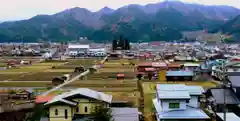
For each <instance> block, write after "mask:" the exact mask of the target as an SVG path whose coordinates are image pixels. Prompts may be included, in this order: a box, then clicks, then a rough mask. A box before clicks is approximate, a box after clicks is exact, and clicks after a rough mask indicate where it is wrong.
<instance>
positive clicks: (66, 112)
mask: <svg viewBox="0 0 240 121" xmlns="http://www.w3.org/2000/svg"><path fill="white" fill-rule="evenodd" d="M67 118H68V110H67V109H65V119H67Z"/></svg>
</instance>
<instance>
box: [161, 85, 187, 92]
mask: <svg viewBox="0 0 240 121" xmlns="http://www.w3.org/2000/svg"><path fill="white" fill-rule="evenodd" d="M157 90H159V91H186V90H187V88H186V85H185V84H157Z"/></svg>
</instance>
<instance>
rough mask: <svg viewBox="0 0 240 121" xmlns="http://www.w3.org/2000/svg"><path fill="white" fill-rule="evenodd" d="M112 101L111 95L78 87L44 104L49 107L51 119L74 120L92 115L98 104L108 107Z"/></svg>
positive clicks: (55, 120)
mask: <svg viewBox="0 0 240 121" xmlns="http://www.w3.org/2000/svg"><path fill="white" fill-rule="evenodd" d="M111 101H112V96H111V95H107V94H104V93H102V92H97V91H94V90H91V89H87V88H78V89H75V90H72V91H70V92H66V93H63V94H61V95H58V96H55V97H54V98H53V99H51V100H50V101H48V102H47V103H45V104H44V105H45V106H47V107H48V109H49V117H48V118H49V121H63V120H64V121H72V120H73V119H76V118H81V117H83V116H87V115H90V114H91V113H92V112H93V111H94V110H95V108H96V107H97V106H103V107H106V108H108V107H109V104H110V103H111Z"/></svg>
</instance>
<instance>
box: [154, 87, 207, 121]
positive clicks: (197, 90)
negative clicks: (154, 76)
mask: <svg viewBox="0 0 240 121" xmlns="http://www.w3.org/2000/svg"><path fill="white" fill-rule="evenodd" d="M156 91H157V93H156V98H155V99H153V104H154V107H155V109H156V117H157V120H158V121H173V120H174V121H175V120H176V121H188V120H189V121H192V120H194V121H195V120H196V121H206V120H209V119H210V118H209V116H208V115H206V114H205V112H203V111H202V110H201V109H200V108H199V97H200V96H201V95H202V93H203V89H202V87H199V86H186V85H184V84H158V85H157V90H156Z"/></svg>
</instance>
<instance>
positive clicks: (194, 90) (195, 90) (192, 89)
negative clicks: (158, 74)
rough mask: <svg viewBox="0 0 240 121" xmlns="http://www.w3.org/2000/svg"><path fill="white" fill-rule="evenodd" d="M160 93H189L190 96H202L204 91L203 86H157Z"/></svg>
mask: <svg viewBox="0 0 240 121" xmlns="http://www.w3.org/2000/svg"><path fill="white" fill-rule="evenodd" d="M157 90H158V91H188V92H189V94H190V95H201V94H202V93H203V92H204V89H203V88H202V87H201V86H195V85H187V86H186V85H185V84H157Z"/></svg>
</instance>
